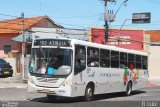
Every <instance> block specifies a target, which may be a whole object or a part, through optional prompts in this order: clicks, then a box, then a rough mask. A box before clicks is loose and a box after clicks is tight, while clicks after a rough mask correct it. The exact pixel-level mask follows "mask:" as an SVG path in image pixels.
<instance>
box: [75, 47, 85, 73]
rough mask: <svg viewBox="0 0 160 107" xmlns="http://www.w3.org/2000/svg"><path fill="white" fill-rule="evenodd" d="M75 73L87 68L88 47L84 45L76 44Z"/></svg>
mask: <svg viewBox="0 0 160 107" xmlns="http://www.w3.org/2000/svg"><path fill="white" fill-rule="evenodd" d="M74 68H75V69H74V72H75V75H76V74H78V73H80V72H81V71H83V70H85V68H86V48H85V47H84V46H80V45H76V46H75V64H74Z"/></svg>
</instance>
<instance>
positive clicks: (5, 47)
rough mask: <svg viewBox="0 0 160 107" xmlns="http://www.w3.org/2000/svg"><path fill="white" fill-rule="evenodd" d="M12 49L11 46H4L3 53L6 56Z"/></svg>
mask: <svg viewBox="0 0 160 107" xmlns="http://www.w3.org/2000/svg"><path fill="white" fill-rule="evenodd" d="M11 50H12V47H11V45H4V53H5V54H8V52H11Z"/></svg>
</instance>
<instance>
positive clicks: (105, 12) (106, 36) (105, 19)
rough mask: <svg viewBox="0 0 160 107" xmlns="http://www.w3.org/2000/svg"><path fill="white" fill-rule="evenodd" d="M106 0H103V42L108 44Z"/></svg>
mask: <svg viewBox="0 0 160 107" xmlns="http://www.w3.org/2000/svg"><path fill="white" fill-rule="evenodd" d="M107 2H108V0H104V21H105V25H104V26H105V44H108V28H109V27H108V20H107V13H108V12H107Z"/></svg>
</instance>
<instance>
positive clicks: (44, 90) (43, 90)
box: [41, 89, 49, 93]
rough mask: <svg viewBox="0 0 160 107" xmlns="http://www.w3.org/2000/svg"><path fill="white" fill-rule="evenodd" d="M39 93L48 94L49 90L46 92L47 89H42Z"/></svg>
mask: <svg viewBox="0 0 160 107" xmlns="http://www.w3.org/2000/svg"><path fill="white" fill-rule="evenodd" d="M41 92H42V93H49V90H47V89H42V90H41Z"/></svg>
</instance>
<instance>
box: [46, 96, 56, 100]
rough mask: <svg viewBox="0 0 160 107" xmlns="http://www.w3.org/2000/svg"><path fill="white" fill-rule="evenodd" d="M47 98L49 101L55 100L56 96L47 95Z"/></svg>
mask: <svg viewBox="0 0 160 107" xmlns="http://www.w3.org/2000/svg"><path fill="white" fill-rule="evenodd" d="M47 98H48V99H49V100H56V99H57V96H55V95H47Z"/></svg>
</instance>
